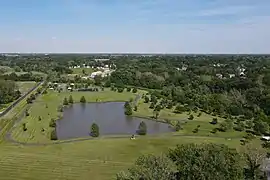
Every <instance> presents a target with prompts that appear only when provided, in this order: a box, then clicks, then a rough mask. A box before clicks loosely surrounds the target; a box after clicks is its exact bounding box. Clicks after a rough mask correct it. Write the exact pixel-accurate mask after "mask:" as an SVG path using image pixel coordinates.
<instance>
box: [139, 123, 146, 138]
mask: <svg viewBox="0 0 270 180" xmlns="http://www.w3.org/2000/svg"><path fill="white" fill-rule="evenodd" d="M146 133H147V126H146V124H145V122H144V121H142V122H140V124H139V127H138V130H137V134H139V135H146Z"/></svg>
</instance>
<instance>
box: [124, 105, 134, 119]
mask: <svg viewBox="0 0 270 180" xmlns="http://www.w3.org/2000/svg"><path fill="white" fill-rule="evenodd" d="M124 108H125V115H127V116H131V115H132V107H131V105H130V103H129V102H126V103H125V105H124Z"/></svg>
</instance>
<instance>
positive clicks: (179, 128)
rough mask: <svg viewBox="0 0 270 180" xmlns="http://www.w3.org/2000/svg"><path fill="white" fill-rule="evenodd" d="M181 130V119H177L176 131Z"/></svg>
mask: <svg viewBox="0 0 270 180" xmlns="http://www.w3.org/2000/svg"><path fill="white" fill-rule="evenodd" d="M180 130H181V123H180V121H177V123H176V125H175V131H180Z"/></svg>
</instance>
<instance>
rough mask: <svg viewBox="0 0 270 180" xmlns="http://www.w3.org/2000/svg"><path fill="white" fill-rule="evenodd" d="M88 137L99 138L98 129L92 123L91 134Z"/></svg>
mask: <svg viewBox="0 0 270 180" xmlns="http://www.w3.org/2000/svg"><path fill="white" fill-rule="evenodd" d="M90 135H91V136H92V137H98V136H99V127H98V125H97V124H96V123H93V124H92V125H91V132H90Z"/></svg>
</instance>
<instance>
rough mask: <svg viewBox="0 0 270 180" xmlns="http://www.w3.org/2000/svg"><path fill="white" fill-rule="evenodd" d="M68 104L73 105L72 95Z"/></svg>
mask: <svg viewBox="0 0 270 180" xmlns="http://www.w3.org/2000/svg"><path fill="white" fill-rule="evenodd" d="M68 103H69V104H73V98H72V96H71V95H70V96H69V98H68Z"/></svg>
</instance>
